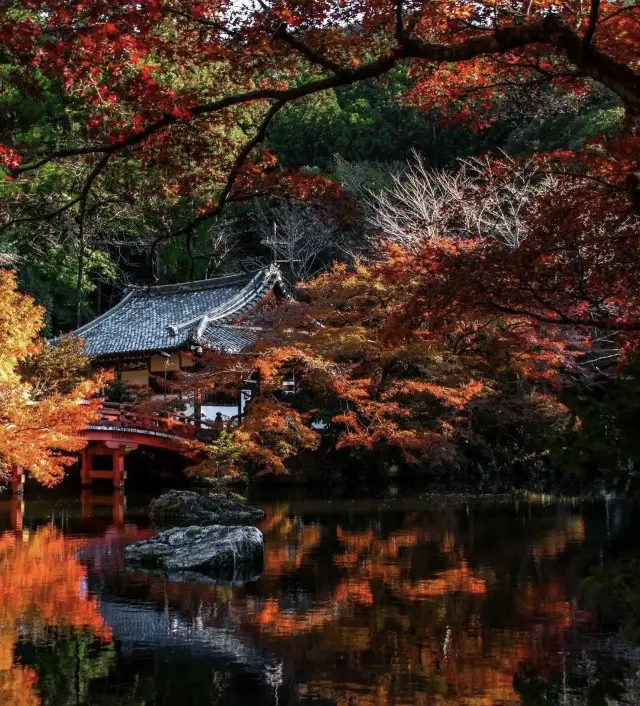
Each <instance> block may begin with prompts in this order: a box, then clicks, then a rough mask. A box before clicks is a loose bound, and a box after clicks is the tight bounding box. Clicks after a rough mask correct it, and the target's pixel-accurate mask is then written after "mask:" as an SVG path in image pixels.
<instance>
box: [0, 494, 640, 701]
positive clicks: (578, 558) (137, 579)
mask: <svg viewBox="0 0 640 706" xmlns="http://www.w3.org/2000/svg"><path fill="white" fill-rule="evenodd" d="M250 500H251V501H252V502H253V503H254V504H256V505H258V506H260V507H262V508H263V509H264V510H265V512H266V517H265V519H264V520H263V521H262V522H261V523H260V525H259V526H260V528H261V529H262V531H263V533H264V537H265V550H266V556H265V567H264V573H263V575H262V576H261V577H260V579H259V580H257V581H254V582H251V583H248V584H246V585H215V584H211V585H206V584H180V583H172V582H168V581H166V580H164V579H163V578H162V577H161V576H152V575H149V574H147V573H144V572H141V571H127V570H125V568H124V565H123V554H124V546H125V545H126V544H127V542H131V541H135V540H136V539H140V538H143V537H147V536H150V534H151V533H152V530H151V529H150V528H149V524H148V519H147V517H146V506H147V503H148V498H144V497H127V498H126V499H125V498H124V497H123V496H122V495H116V496H104V497H101V496H97V495H95V494H92V493H90V492H87V491H85V492H84V494H83V496H82V497H79V493H78V494H76V495H75V497H70V498H63V497H57V496H55V495H51V494H47V493H45V492H43V494H42V495H41V496H40V497H35V498H30V497H26V498H25V500H24V505H23V504H22V503H21V501H20V500H18V499H13V500H9V499H7V498H5V499H2V500H0V526H1V527H3V528H4V529H3V532H2V534H1V535H0V562H1V568H0V704H3V705H4V704H11V705H13V704H16V705H29V706H31V705H33V706H36V705H40V704H42V705H47V706H63V705H64V706H67V705H71V704H74V705H79V704H95V705H100V706H106V705H113V706H115V705H116V704H117V705H118V706H133V705H134V704H135V705H136V706H143V705H144V706H152V705H153V706H165V705H166V706H169V705H174V704H177V705H179V706H196V705H197V706H201V705H205V704H206V705H209V704H217V705H220V706H222V705H227V704H228V705H230V706H231V705H234V706H235V705H238V706H240V705H244V704H247V705H248V706H252V705H255V706H271V705H273V706H276V705H277V706H286V705H288V704H307V705H309V706H311V705H317V706H320V705H323V706H324V705H326V706H329V705H332V704H335V705H338V704H339V705H340V706H369V705H371V706H374V705H375V706H384V705H387V704H394V705H396V704H398V705H399V704H417V705H427V704H446V705H447V706H458V705H460V706H462V705H465V706H467V705H468V706H471V705H473V706H479V705H481V704H486V705H487V706H489V705H502V704H519V703H524V704H550V703H557V704H567V705H577V704H586V703H589V704H598V703H601V704H604V703H606V702H605V700H604V699H605V698H606V696H607V694H608V695H610V696H611V695H615V696H616V697H618V698H619V699H620V702H621V703H629V704H631V703H638V701H639V698H638V695H639V694H640V673H639V671H638V668H639V667H640V650H638V649H637V648H635V647H633V645H631V644H628V643H627V642H625V640H624V639H623V636H622V632H621V627H622V623H621V622H620V621H619V620H618V618H617V614H615V613H614V612H613V610H608V609H606V610H605V609H604V608H603V605H602V603H601V600H600V599H599V598H598V595H597V594H596V593H595V592H594V589H593V588H590V587H589V586H588V585H587V584H585V582H584V579H585V577H586V576H587V575H588V574H589V572H590V570H591V567H593V566H597V565H598V564H601V563H602V562H605V561H607V559H608V558H611V557H613V556H614V555H615V554H616V553H619V552H622V551H625V550H628V549H629V548H630V547H631V548H633V547H634V546H635V543H636V538H637V537H638V529H639V528H638V524H639V523H640V515H639V513H638V512H637V510H638V508H637V507H636V506H634V505H633V504H632V503H629V502H614V501H610V500H609V501H604V500H603V501H586V500H572V499H564V500H552V499H550V498H546V497H528V498H520V499H514V498H506V497H489V496H485V497H471V496H444V495H443V496H439V495H425V496H418V495H413V496H412V497H406V498H403V497H397V496H389V497H378V498H370V499H358V500H351V499H348V498H344V499H336V498H333V499H321V498H319V499H313V498H312V497H304V494H302V493H298V496H297V497H287V498H283V499H280V500H272V499H269V500H266V499H261V498H260V497H252V498H250ZM598 699H600V700H599V701H598Z"/></svg>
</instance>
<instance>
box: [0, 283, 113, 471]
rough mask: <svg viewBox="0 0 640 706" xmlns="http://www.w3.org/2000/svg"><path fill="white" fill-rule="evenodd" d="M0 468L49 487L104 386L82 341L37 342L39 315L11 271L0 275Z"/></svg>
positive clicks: (80, 443) (76, 445)
mask: <svg viewBox="0 0 640 706" xmlns="http://www.w3.org/2000/svg"><path fill="white" fill-rule="evenodd" d="M0 297H1V298H2V301H3V307H2V311H1V312H0V464H1V465H2V471H3V474H5V475H6V474H9V473H10V470H11V468H12V466H23V467H25V469H27V470H28V472H29V473H30V474H31V475H32V476H33V477H34V478H35V479H36V480H37V481H38V482H40V483H42V484H44V485H54V484H55V483H57V482H58V481H60V480H61V479H62V477H63V475H64V471H65V468H66V467H67V466H69V465H71V464H73V463H75V462H76V460H77V459H76V457H75V456H73V455H70V454H72V453H73V452H75V451H79V450H80V449H82V448H83V447H84V446H85V444H86V441H85V440H84V439H83V438H82V437H81V436H80V432H81V431H82V430H83V429H85V428H86V426H87V425H88V424H89V423H90V422H91V420H92V419H94V417H95V414H96V411H97V409H98V407H99V404H100V401H99V399H97V398H95V399H94V398H93V395H95V393H97V392H98V390H99V389H100V388H101V387H102V385H103V384H104V379H105V377H104V376H103V375H94V376H92V375H91V374H90V373H89V372H88V370H87V367H88V359H87V358H86V357H85V356H84V355H83V354H82V352H81V351H82V344H81V342H79V341H77V340H73V339H70V338H69V339H63V340H62V341H61V342H60V343H59V344H58V345H57V346H53V347H50V346H49V345H48V344H47V343H46V341H44V340H41V339H39V338H38V334H39V332H40V330H41V329H42V328H43V324H44V322H43V310H42V308H41V307H38V306H36V305H35V304H34V303H33V300H32V299H31V297H28V296H25V295H23V294H21V293H20V292H19V291H18V290H17V287H16V281H15V278H14V276H13V275H12V273H11V272H8V271H1V272H0Z"/></svg>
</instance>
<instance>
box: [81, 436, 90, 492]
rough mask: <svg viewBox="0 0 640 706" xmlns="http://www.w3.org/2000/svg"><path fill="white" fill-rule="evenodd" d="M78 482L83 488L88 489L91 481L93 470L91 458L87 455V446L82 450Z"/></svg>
mask: <svg viewBox="0 0 640 706" xmlns="http://www.w3.org/2000/svg"><path fill="white" fill-rule="evenodd" d="M80 464H81V465H80V480H81V482H82V487H83V488H90V487H91V485H92V483H93V481H92V479H91V471H92V470H93V458H92V455H91V454H90V453H89V444H87V445H86V446H85V447H84V449H82V456H81V459H80Z"/></svg>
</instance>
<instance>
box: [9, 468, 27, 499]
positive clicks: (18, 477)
mask: <svg viewBox="0 0 640 706" xmlns="http://www.w3.org/2000/svg"><path fill="white" fill-rule="evenodd" d="M9 490H10V491H11V492H12V493H13V494H14V495H22V493H24V468H22V466H16V465H13V466H11V480H10V481H9Z"/></svg>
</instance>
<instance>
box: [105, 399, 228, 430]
mask: <svg viewBox="0 0 640 706" xmlns="http://www.w3.org/2000/svg"><path fill="white" fill-rule="evenodd" d="M99 415H100V416H99V418H98V420H97V421H96V422H94V423H93V424H94V425H96V424H99V425H101V426H109V427H122V428H127V429H139V430H140V431H156V432H163V433H165V434H171V435H172V436H177V437H180V438H183V439H196V438H199V437H200V436H201V435H202V434H201V432H205V433H206V432H207V431H210V432H213V431H215V428H211V427H210V426H208V425H207V424H204V423H203V422H202V421H201V420H198V419H194V418H193V417H186V416H185V415H183V414H175V413H173V412H166V413H165V412H162V413H159V414H157V415H147V414H141V413H140V412H138V411H136V408H135V407H134V406H133V405H129V404H119V403H117V402H104V403H103V404H102V407H101V408H100V411H99Z"/></svg>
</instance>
